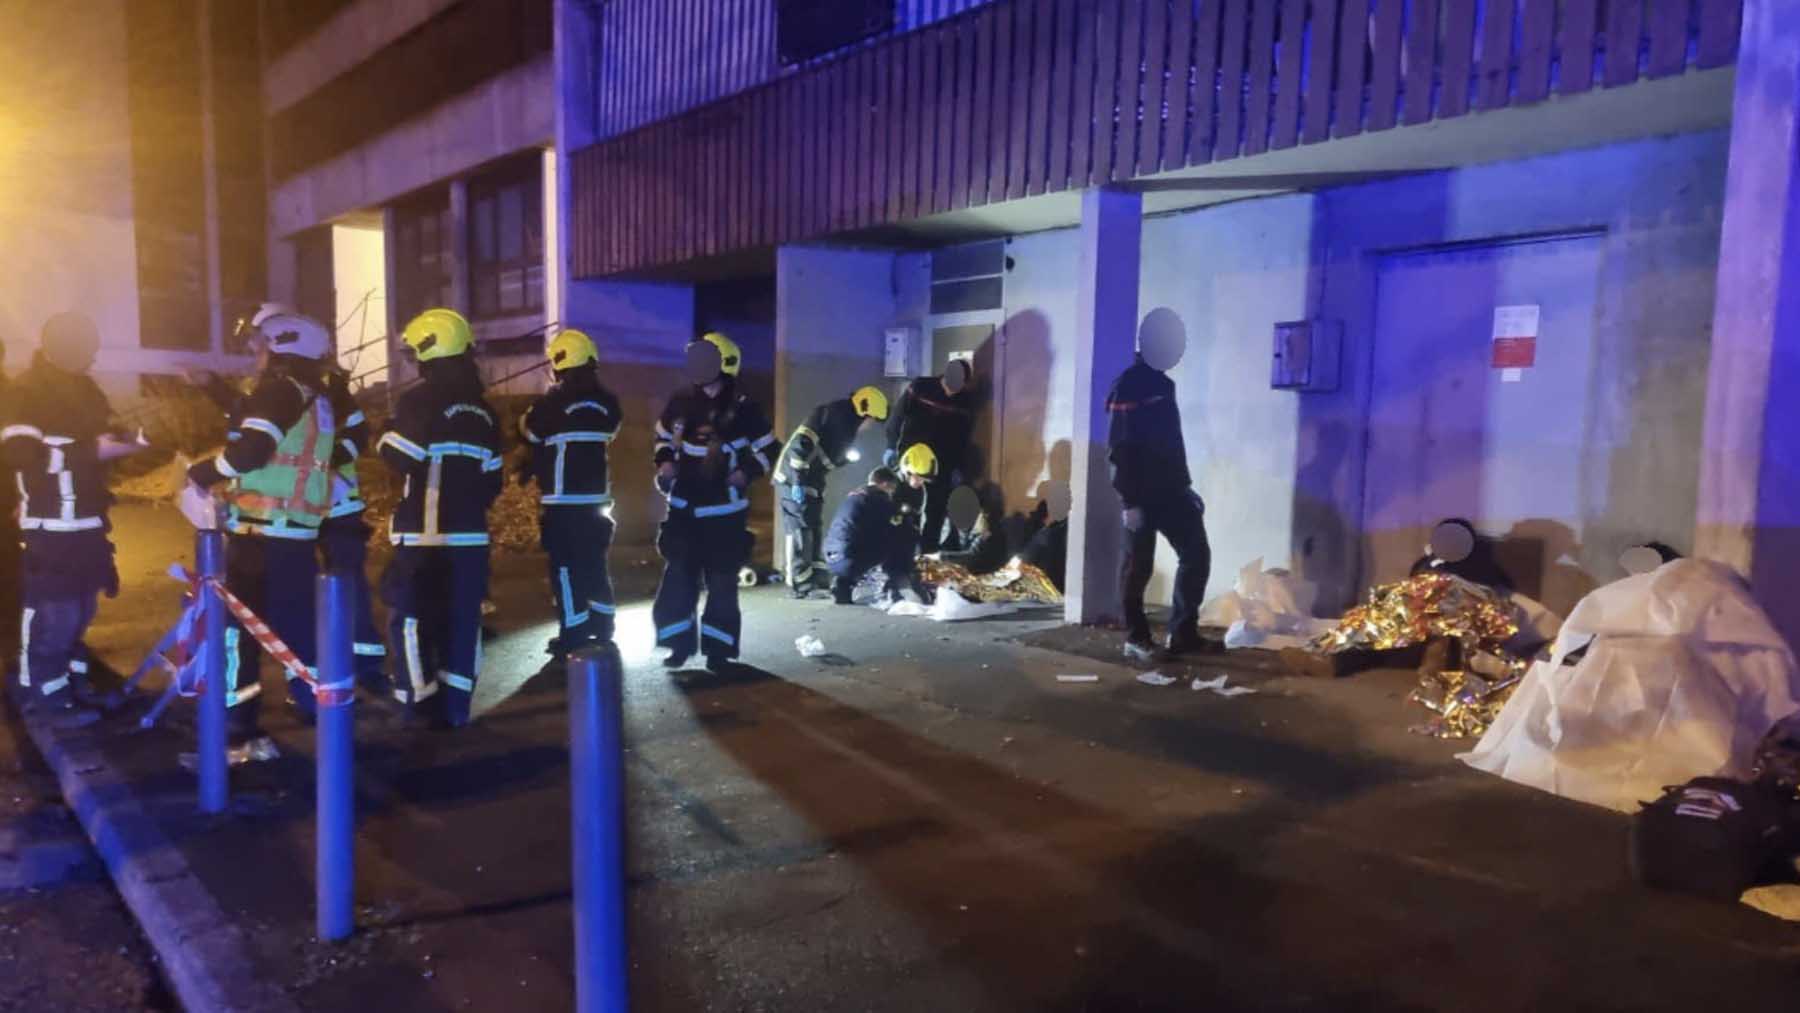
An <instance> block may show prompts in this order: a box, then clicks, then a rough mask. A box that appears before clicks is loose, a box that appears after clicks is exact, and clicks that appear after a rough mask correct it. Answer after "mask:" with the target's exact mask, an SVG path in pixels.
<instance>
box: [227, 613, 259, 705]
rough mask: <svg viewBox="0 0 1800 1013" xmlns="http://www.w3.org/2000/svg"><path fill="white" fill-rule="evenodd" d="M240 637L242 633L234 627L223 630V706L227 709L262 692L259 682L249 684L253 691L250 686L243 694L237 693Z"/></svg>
mask: <svg viewBox="0 0 1800 1013" xmlns="http://www.w3.org/2000/svg"><path fill="white" fill-rule="evenodd" d="M242 636H243V632H242V631H241V630H239V629H238V628H237V627H236V626H227V627H226V628H225V706H227V707H236V706H237V705H238V704H240V703H243V702H244V701H245V700H253V699H255V698H256V694H257V693H260V692H262V683H260V682H254V683H251V684H250V685H251V686H254V687H255V689H254V690H252V689H251V688H250V686H246V687H245V688H244V690H243V692H241V693H240V692H238V668H239V666H240V664H241V661H240V659H239V657H238V640H239V639H240V638H241V637H242Z"/></svg>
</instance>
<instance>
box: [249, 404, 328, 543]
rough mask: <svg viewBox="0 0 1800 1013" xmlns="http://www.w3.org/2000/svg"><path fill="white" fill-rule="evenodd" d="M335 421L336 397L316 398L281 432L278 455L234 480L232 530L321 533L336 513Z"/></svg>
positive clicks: (289, 535)
mask: <svg viewBox="0 0 1800 1013" xmlns="http://www.w3.org/2000/svg"><path fill="white" fill-rule="evenodd" d="M335 433H336V425H335V424H334V420H333V419H332V415H331V402H330V401H329V400H327V399H326V398H324V397H314V398H313V399H312V403H311V404H310V405H309V406H308V408H307V410H306V411H304V412H303V413H302V414H301V416H300V421H298V422H296V423H294V424H293V426H291V427H289V429H288V430H287V432H285V433H283V434H282V437H281V443H280V444H279V445H278V446H277V447H276V448H275V456H274V457H271V458H270V459H269V462H268V463H267V464H265V465H263V466H262V467H260V468H258V469H256V470H255V471H252V472H250V473H248V474H246V475H241V476H239V477H238V478H237V479H235V480H233V482H232V486H231V523H230V527H231V530H232V531H234V532H236V533H238V534H257V535H267V536H271V537H276V538H316V537H318V533H319V525H320V523H322V522H323V521H324V520H325V517H326V515H327V514H329V513H330V512H331V506H332V486H333V483H334V480H335V479H336V476H335V475H334V473H333V470H332V467H331V453H332V446H333V443H334V442H335V441H334V440H333V436H334V435H335Z"/></svg>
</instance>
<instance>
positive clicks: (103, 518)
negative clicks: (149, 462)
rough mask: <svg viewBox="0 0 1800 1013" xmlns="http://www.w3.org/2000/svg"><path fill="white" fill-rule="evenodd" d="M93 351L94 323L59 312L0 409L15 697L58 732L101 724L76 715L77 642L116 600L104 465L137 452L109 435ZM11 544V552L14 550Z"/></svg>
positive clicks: (82, 654)
mask: <svg viewBox="0 0 1800 1013" xmlns="http://www.w3.org/2000/svg"><path fill="white" fill-rule="evenodd" d="M99 347H100V333H99V331H98V330H97V329H96V328H95V326H94V322H93V320H91V319H89V318H88V317H86V316H84V315H82V314H79V313H59V314H57V315H56V316H53V317H51V318H50V319H49V321H47V322H46V323H45V324H44V328H43V331H42V336H41V341H40V343H39V347H38V351H37V352H36V354H35V355H34V356H33V357H32V361H31V365H30V367H28V368H27V369H26V370H25V372H24V373H22V374H20V375H19V378H18V379H17V380H15V381H14V382H13V383H12V385H11V389H10V390H9V391H8V396H7V399H6V401H5V403H4V408H3V409H0V410H4V411H5V413H6V416H5V418H4V419H0V422H3V423H4V427H3V428H0V446H3V447H4V450H5V455H4V456H5V460H6V466H7V469H8V470H10V471H12V472H14V473H16V474H15V478H16V488H17V489H18V491H19V494H20V495H19V498H20V502H19V506H18V525H19V529H20V536H21V537H22V538H23V541H24V544H23V552H22V555H21V556H20V559H19V561H20V564H21V566H20V571H21V573H20V576H21V579H22V587H21V589H20V590H21V591H22V600H23V610H22V612H21V613H20V616H19V638H20V650H19V681H18V691H19V693H20V694H21V696H22V697H24V700H25V703H26V705H27V706H28V707H30V708H33V709H36V708H48V709H50V710H52V711H54V712H56V717H55V721H56V723H57V724H59V725H62V726H64V727H77V726H80V725H84V724H89V723H91V722H93V721H94V720H95V719H96V718H97V717H98V715H97V714H95V713H94V712H93V711H87V710H82V709H79V708H78V707H77V706H76V700H75V696H76V693H75V689H76V686H75V684H76V683H84V682H85V681H86V676H87V663H88V659H87V653H86V649H85V648H84V647H83V646H82V642H81V641H82V635H83V634H84V633H85V632H86V630H87V627H88V624H89V623H91V622H93V619H94V614H95V612H96V611H97V610H98V607H99V599H100V595H101V594H102V593H104V594H105V595H106V596H107V597H109V598H112V597H116V596H117V595H118V593H119V575H118V571H117V569H116V568H115V567H114V565H113V546H112V542H111V541H110V540H109V539H108V537H107V536H108V534H109V533H110V532H111V530H112V526H111V523H110V521H109V520H108V517H107V511H108V508H110V507H111V505H112V496H111V494H110V493H108V492H107V488H106V464H107V462H109V461H113V460H117V459H118V458H120V457H124V456H126V455H128V454H132V453H136V452H137V451H139V450H142V449H144V444H143V442H142V440H141V439H140V440H137V441H127V440H121V439H119V438H117V437H115V436H112V435H110V434H109V433H108V427H109V424H110V421H111V416H112V408H111V406H110V405H109V404H108V403H107V400H106V395H105V394H104V393H102V392H101V390H100V387H99V385H98V384H96V383H94V381H93V379H92V378H91V377H90V376H89V375H88V371H89V370H90V369H91V368H92V367H93V364H94V356H95V354H96V352H98V350H99ZM15 544H16V543H15Z"/></svg>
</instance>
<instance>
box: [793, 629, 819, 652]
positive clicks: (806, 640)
mask: <svg viewBox="0 0 1800 1013" xmlns="http://www.w3.org/2000/svg"><path fill="white" fill-rule="evenodd" d="M794 650H796V651H799V652H800V656H801V657H802V658H817V657H820V656H822V655H824V654H825V642H824V641H822V640H820V639H819V638H818V637H815V636H813V635H812V634H810V633H808V634H805V635H803V636H798V637H795V638H794Z"/></svg>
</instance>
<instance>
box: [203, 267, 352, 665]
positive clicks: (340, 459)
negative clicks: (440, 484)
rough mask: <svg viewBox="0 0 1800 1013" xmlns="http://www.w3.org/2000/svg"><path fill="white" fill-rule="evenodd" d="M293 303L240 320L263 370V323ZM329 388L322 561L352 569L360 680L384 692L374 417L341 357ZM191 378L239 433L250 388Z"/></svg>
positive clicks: (266, 307) (210, 376)
mask: <svg viewBox="0 0 1800 1013" xmlns="http://www.w3.org/2000/svg"><path fill="white" fill-rule="evenodd" d="M294 312H295V311H294V310H292V309H290V308H289V307H287V306H285V305H283V304H281V303H274V302H265V303H263V304H262V305H261V306H260V307H258V309H257V310H256V312H255V313H254V314H252V315H250V316H248V317H245V318H242V319H240V320H239V321H238V324H237V336H238V337H239V338H240V339H242V340H243V341H244V343H245V346H246V347H247V348H248V349H249V350H250V351H251V352H252V353H253V354H254V355H255V356H256V363H257V372H258V373H261V372H262V371H263V370H264V369H266V368H267V367H268V357H269V350H268V345H267V343H266V342H264V341H263V340H262V332H261V327H262V325H263V323H264V322H265V321H267V320H269V319H271V318H272V317H275V316H277V315H280V314H292V313H294ZM323 374H324V377H325V394H326V397H327V398H329V399H330V401H331V410H332V415H333V417H334V418H335V419H336V420H337V423H338V434H337V436H338V439H337V447H336V448H334V450H333V455H332V465H333V467H334V469H335V473H334V475H333V478H332V501H331V510H330V511H329V513H327V515H326V517H325V521H324V523H322V524H320V525H319V541H318V546H319V562H320V564H321V565H322V566H324V568H325V569H326V571H327V572H331V573H343V574H347V575H348V576H349V577H350V578H351V581H352V582H353V584H354V585H355V597H356V617H355V622H356V630H355V634H354V636H355V642H354V645H353V647H354V664H355V667H356V677H357V681H358V682H360V683H361V684H362V685H363V686H364V687H365V688H367V689H370V690H371V691H375V692H379V691H380V690H381V689H382V688H383V687H384V686H385V683H386V675H385V674H384V673H383V670H382V667H383V662H384V660H385V658H386V656H387V648H386V647H385V646H383V644H382V640H381V632H380V630H379V629H378V628H377V627H376V625H375V603H374V595H373V594H372V593H371V592H370V589H369V576H368V558H369V534H370V532H369V526H368V524H366V523H364V521H363V511H364V510H365V509H366V508H367V507H366V505H365V504H364V503H363V501H362V482H361V480H360V478H359V477H358V475H357V471H356V469H357V461H358V460H359V459H360V458H361V456H362V454H363V451H364V450H366V449H368V432H369V424H368V419H367V417H366V416H364V414H363V411H362V408H361V407H360V406H358V405H357V403H356V398H355V396H354V395H352V394H351V393H350V380H349V377H348V376H347V375H345V373H344V371H343V370H342V369H339V368H338V367H337V365H336V363H332V362H327V363H326V364H325V365H324V368H323ZM188 381H189V382H190V383H192V384H193V385H194V386H196V387H199V388H200V390H201V391H202V392H204V393H205V394H206V396H207V397H209V398H211V399H212V401H213V403H214V404H216V405H218V406H219V408H220V410H221V411H223V412H224V413H225V418H226V424H227V428H228V429H229V430H231V431H232V432H233V433H234V434H235V431H236V427H237V420H238V416H239V415H240V414H241V413H242V411H243V402H244V391H243V390H242V389H241V388H239V387H238V386H237V385H235V384H233V383H231V382H229V381H227V380H225V378H223V377H221V376H219V375H218V374H216V373H212V372H208V371H204V370H200V371H193V372H190V373H189V374H188Z"/></svg>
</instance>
